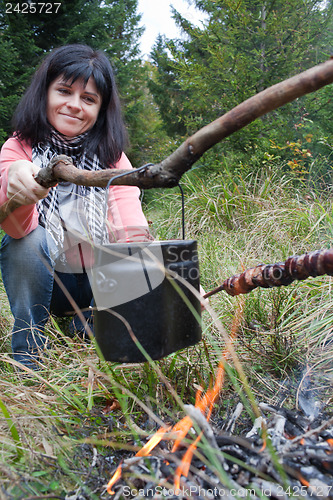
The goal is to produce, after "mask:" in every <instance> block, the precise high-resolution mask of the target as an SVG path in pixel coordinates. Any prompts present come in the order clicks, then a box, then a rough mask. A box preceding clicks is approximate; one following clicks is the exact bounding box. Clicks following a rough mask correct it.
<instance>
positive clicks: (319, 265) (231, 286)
mask: <svg viewBox="0 0 333 500" xmlns="http://www.w3.org/2000/svg"><path fill="white" fill-rule="evenodd" d="M324 274H328V275H329V276H333V248H331V249H329V250H316V251H314V252H310V253H305V254H303V255H300V256H298V255H294V256H292V257H289V258H288V259H287V260H286V261H285V262H278V263H277V264H268V265H263V264H260V265H259V266H256V267H252V268H251V269H247V270H246V271H244V272H243V273H240V274H235V275H234V276H232V277H231V278H228V279H226V280H225V281H224V282H223V283H222V284H221V285H220V286H218V287H216V288H214V290H211V291H210V292H207V293H206V294H205V295H204V298H207V297H210V296H211V295H214V294H215V293H218V292H221V291H225V292H227V293H228V294H229V295H240V294H244V293H249V292H252V290H254V289H255V288H257V287H261V288H272V287H276V286H287V285H290V283H292V282H293V281H295V280H305V279H307V278H309V277H310V276H312V277H315V276H323V275H324Z"/></svg>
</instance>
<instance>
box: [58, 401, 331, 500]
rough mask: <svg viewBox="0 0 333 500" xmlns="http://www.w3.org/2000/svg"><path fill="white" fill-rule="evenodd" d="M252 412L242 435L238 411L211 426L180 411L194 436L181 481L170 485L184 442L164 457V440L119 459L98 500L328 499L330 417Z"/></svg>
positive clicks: (271, 409)
mask: <svg viewBox="0 0 333 500" xmlns="http://www.w3.org/2000/svg"><path fill="white" fill-rule="evenodd" d="M304 404H306V402H305V403H304ZM259 409H260V412H261V415H260V416H258V418H257V419H256V420H255V421H254V423H253V424H251V425H252V426H251V428H249V429H248V430H247V431H246V432H244V426H243V429H242V431H241V432H240V433H239V429H238V427H237V421H238V420H242V418H243V414H244V413H245V411H244V410H243V407H242V405H241V404H240V403H239V404H238V405H237V407H236V408H235V410H234V412H233V414H232V415H231V417H230V418H229V420H228V422H227V423H224V425H223V427H221V426H220V427H217V428H215V427H214V425H213V424H211V423H208V422H207V421H206V419H205V418H204V416H203V415H202V414H201V413H200V412H199V410H197V409H196V408H194V407H193V406H191V405H187V406H186V411H187V413H188V415H189V416H190V417H191V419H192V422H193V427H194V428H193V429H192V431H193V436H191V439H188V440H187V443H188V442H190V441H192V440H193V439H194V438H195V437H196V436H197V434H198V433H200V432H201V433H202V438H201V441H200V444H199V445H198V449H197V451H196V452H195V453H194V457H193V459H192V461H191V465H190V468H189V472H188V474H187V477H184V476H181V477H180V482H179V484H177V486H175V478H176V475H177V474H176V471H177V467H178V466H179V464H180V463H181V461H182V458H183V457H184V455H185V453H186V450H187V449H188V444H186V443H185V442H184V443H183V447H182V448H179V449H178V450H177V452H174V453H171V452H170V443H169V442H168V440H167V439H165V440H164V441H161V442H160V444H159V445H158V447H155V448H154V449H153V450H152V451H151V453H150V455H149V456H147V457H130V458H126V459H124V461H123V463H122V475H121V479H120V480H118V482H117V483H115V485H114V486H113V488H112V490H113V492H114V494H113V495H112V496H110V495H109V494H108V493H107V492H106V487H105V490H104V492H103V493H102V494H101V497H100V498H112V499H113V500H119V499H126V498H128V499H140V498H151V499H162V498H167V499H168V500H173V499H178V500H179V499H182V498H186V499H188V498H191V499H198V500H199V499H224V500H231V499H235V498H249V499H262V498H264V499H265V498H269V499H275V498H276V499H290V498H304V499H314V498H318V499H321V500H325V499H331V498H333V416H332V415H329V414H325V412H324V411H320V412H317V410H316V411H311V412H309V414H305V413H304V411H300V410H289V409H285V408H283V407H276V406H271V405H268V404H265V403H262V404H260V405H259ZM243 421H244V420H243ZM240 427H242V425H241V426H240ZM143 444H144V443H143ZM68 500H69V499H68Z"/></svg>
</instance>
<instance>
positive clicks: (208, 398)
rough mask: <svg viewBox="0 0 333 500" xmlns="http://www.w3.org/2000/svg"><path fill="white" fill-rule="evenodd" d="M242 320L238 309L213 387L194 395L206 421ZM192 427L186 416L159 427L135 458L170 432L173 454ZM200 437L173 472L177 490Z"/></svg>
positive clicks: (111, 482) (111, 483)
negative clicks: (172, 424)
mask: <svg viewBox="0 0 333 500" xmlns="http://www.w3.org/2000/svg"><path fill="white" fill-rule="evenodd" d="M241 319H242V307H240V308H239V309H238V311H237V312H236V314H235V317H234V320H233V324H232V327H231V335H230V345H229V348H228V349H225V350H224V351H223V353H222V356H221V360H220V362H219V365H218V369H217V372H216V378H215V383H214V385H213V387H210V388H209V389H208V390H207V392H206V393H204V394H203V391H202V389H199V390H198V391H197V394H196V400H195V405H194V406H195V408H197V409H199V410H200V412H201V413H202V414H203V415H204V416H205V418H206V419H207V420H209V419H210V416H211V414H212V411H213V408H214V404H215V402H216V400H217V398H218V396H219V394H220V392H221V389H222V387H223V382H224V375H225V368H224V367H225V363H226V362H227V359H228V358H229V357H230V347H231V345H232V342H233V340H234V338H235V336H236V333H237V331H238V328H239V325H240V322H241ZM192 426H193V421H192V419H191V418H190V417H189V416H188V415H187V416H186V417H184V418H183V419H182V420H180V421H179V422H177V423H176V424H175V425H174V426H173V427H161V428H160V429H158V431H157V432H156V433H155V434H154V435H153V436H152V437H151V438H150V439H149V441H148V442H147V443H146V444H145V445H144V446H143V447H142V448H141V449H140V450H139V451H138V452H137V453H136V455H135V456H137V457H145V456H148V455H149V454H150V452H151V451H152V450H153V449H154V448H155V447H156V446H157V445H158V444H159V442H160V441H161V440H162V439H164V438H165V436H166V434H167V433H168V432H169V431H170V430H171V431H172V436H174V434H176V435H177V438H176V439H175V441H174V445H173V447H172V450H171V452H172V453H173V452H175V451H176V450H177V449H178V447H179V446H180V444H181V443H182V442H183V440H184V439H185V437H186V436H187V434H188V432H189V430H190V429H191V427H192ZM201 437H202V432H201V433H200V434H199V435H198V436H197V438H196V439H195V441H194V442H193V443H192V444H191V445H190V446H189V447H188V449H187V451H186V453H185V454H184V456H183V459H182V461H181V463H180V464H179V466H178V467H177V469H176V471H175V477H174V485H175V487H176V488H177V489H178V488H179V487H180V480H181V476H184V477H187V475H188V473H189V470H190V466H191V462H192V458H193V454H194V453H195V450H196V448H197V445H198V443H199V441H200V440H201ZM121 471H122V467H121V466H118V468H117V470H116V472H115V473H114V475H113V477H112V478H111V480H110V482H109V483H108V487H107V492H108V493H109V494H111V495H113V494H114V492H113V491H112V490H111V488H112V486H113V485H114V484H115V483H116V482H117V481H118V480H119V479H120V478H121Z"/></svg>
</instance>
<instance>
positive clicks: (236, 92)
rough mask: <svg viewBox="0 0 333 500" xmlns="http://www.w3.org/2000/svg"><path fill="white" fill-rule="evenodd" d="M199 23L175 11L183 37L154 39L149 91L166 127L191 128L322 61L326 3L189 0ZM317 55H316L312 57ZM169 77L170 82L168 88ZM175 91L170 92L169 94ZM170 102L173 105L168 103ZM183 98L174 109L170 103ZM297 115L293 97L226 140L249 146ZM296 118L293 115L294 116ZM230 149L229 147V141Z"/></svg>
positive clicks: (283, 129) (282, 130)
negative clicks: (153, 74)
mask: <svg viewBox="0 0 333 500" xmlns="http://www.w3.org/2000/svg"><path fill="white" fill-rule="evenodd" d="M194 3H195V5H196V7H198V8H199V9H200V10H201V11H202V12H203V14H204V16H203V17H205V18H206V21H204V26H203V27H202V28H200V27H195V26H193V25H192V24H191V23H190V22H189V21H187V20H186V18H184V17H183V16H181V15H180V14H179V13H177V12H176V11H174V17H175V20H176V22H177V24H178V25H179V26H180V27H181V28H182V30H183V33H184V35H185V36H184V39H183V40H166V41H164V42H162V41H161V40H158V41H157V43H156V46H155V50H153V52H152V58H153V62H154V64H155V66H156V68H157V72H158V76H157V78H156V79H155V81H154V82H152V83H151V86H150V88H151V90H152V92H153V95H154V97H155V99H156V102H157V103H158V105H159V107H160V111H161V115H162V119H163V122H164V124H165V128H166V130H167V131H168V132H169V133H173V134H177V133H178V132H179V130H180V129H181V128H183V130H185V131H186V134H191V133H193V132H194V131H196V130H197V129H198V128H200V127H202V126H204V125H205V124H207V123H209V122H210V121H212V120H214V119H216V118H218V117H219V116H221V115H223V114H224V113H225V112H227V111H228V110H230V109H232V108H233V107H234V106H236V105H237V104H239V103H241V102H243V101H244V100H246V99H247V98H248V97H251V96H252V95H254V94H255V93H258V92H260V91H261V90H263V89H264V88H267V87H269V86H271V85H273V84H274V83H277V82H279V81H281V80H283V79H285V78H288V77H289V76H292V75H294V74H296V73H298V72H300V71H303V70H304V69H307V68H309V67H311V66H312V65H314V64H316V63H317V62H320V61H323V60H325V59H327V54H325V53H324V52H325V51H322V52H321V49H322V48H323V47H325V38H326V39H327V34H326V30H325V27H326V26H327V24H328V22H329V20H330V18H331V17H330V16H331V14H332V2H328V3H327V4H326V6H325V7H324V6H323V2H321V1H319V0H290V1H289V2H285V1H284V0H228V1H227V0H216V1H214V2H211V1H210V0H195V2H194ZM318 56H319V57H318ZM168 82H172V85H171V86H170V88H169V87H168ZM175 91H176V94H177V95H175ZM168 102H169V103H171V106H169V108H168V106H167V105H166V104H167V103H168ZM177 102H181V103H182V104H181V106H179V108H178V113H177V114H176V113H174V112H170V109H171V111H173V107H172V106H173V105H174V106H175V107H176V103H177ZM301 113H302V110H301V106H300V104H299V103H298V102H297V101H296V102H293V103H291V104H290V105H288V106H285V107H283V108H281V109H280V110H278V111H276V112H275V113H272V114H271V115H268V116H266V117H264V118H263V119H261V120H258V121H257V122H255V123H253V124H251V125H250V126H249V127H247V128H246V129H244V130H243V131H241V132H239V133H237V134H235V136H233V137H231V138H230V139H229V140H228V143H229V144H231V145H232V148H234V149H238V150H240V151H244V150H251V151H252V148H253V147H254V145H255V144H257V143H258V138H260V141H261V142H262V143H264V142H265V138H266V141H267V142H268V140H269V139H273V140H274V139H279V140H282V139H281V138H282V137H284V139H285V138H286V137H287V135H288V128H289V129H290V127H292V126H293V123H294V118H295V117H296V116H297V114H298V115H300V114H301ZM296 119H297V118H296ZM229 147H230V146H229Z"/></svg>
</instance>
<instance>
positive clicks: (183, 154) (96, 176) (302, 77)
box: [0, 59, 333, 223]
mask: <svg viewBox="0 0 333 500" xmlns="http://www.w3.org/2000/svg"><path fill="white" fill-rule="evenodd" d="M330 83H333V59H329V60H328V61H326V62H324V63H322V64H319V65H317V66H314V67H313V68H310V69H308V70H307V71H304V72H303V73H300V74H298V75H296V76H293V77H292V78H289V79H287V80H284V81H282V82H280V83H277V84H276V85H273V86H272V87H269V88H268V89H265V90H263V91H262V92H260V93H259V94H257V95H255V96H253V97H250V98H249V99H247V100H246V101H244V102H242V103H241V104H239V105H238V106H236V107H235V108H233V109H232V110H231V111H229V112H228V113H226V114H225V115H223V116H221V117H220V118H218V119H217V120H215V121H213V122H212V123H210V124H209V125H206V126H205V127H203V128H202V129H200V130H198V132H196V133H195V134H193V135H192V136H191V137H189V138H188V139H187V140H186V141H185V142H183V144H182V145H181V146H180V147H179V148H178V149H176V151H174V152H173V153H172V154H171V155H170V156H168V157H167V158H166V159H165V160H162V161H161V162H160V163H158V164H156V165H149V166H147V167H146V168H140V169H134V170H128V171H124V170H117V169H105V170H101V171H98V172H91V171H87V170H79V169H77V168H76V167H74V165H73V164H72V161H71V159H70V158H68V157H63V156H61V157H57V158H56V159H55V161H54V162H53V163H51V164H50V165H49V166H48V167H45V168H43V169H41V170H40V172H39V174H38V175H37V176H36V180H37V182H39V183H40V184H42V185H43V186H45V187H51V186H54V185H55V184H56V183H57V181H59V180H64V181H69V182H72V183H74V184H81V185H83V186H97V187H106V186H107V184H108V182H109V181H110V179H114V180H113V181H112V183H113V184H114V185H128V186H138V187H139V188H143V189H149V188H166V187H174V186H176V185H177V184H178V182H179V180H180V179H181V177H182V176H183V174H184V173H185V172H187V171H188V170H189V169H190V168H191V167H192V165H193V164H194V163H195V162H196V161H197V160H198V159H199V158H200V157H201V156H202V155H203V154H204V153H205V152H206V151H208V150H209V149H210V148H211V147H212V146H214V145H215V144H217V143H218V142H220V141H222V139H224V138H225V137H228V136H229V135H231V134H233V133H234V132H236V131H237V130H240V129H242V128H243V127H245V126H246V125H248V124H249V123H251V122H253V121H254V120H256V119H257V118H259V117H260V116H262V115H264V114H266V113H269V112H270V111H273V110H274V109H277V108H279V107H280V106H283V105H284V104H287V103H288V102H291V101H293V100H294V99H297V98H298V97H301V96H303V95H305V94H308V93H310V92H314V91H316V90H319V89H320V88H322V87H324V86H325V85H328V84H330ZM15 208H17V204H16V203H15V201H14V200H8V202H6V203H5V204H4V205H2V207H0V223H1V222H2V221H3V220H4V219H5V218H6V217H7V216H8V215H9V214H10V213H11V212H12V211H13V210H15Z"/></svg>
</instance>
